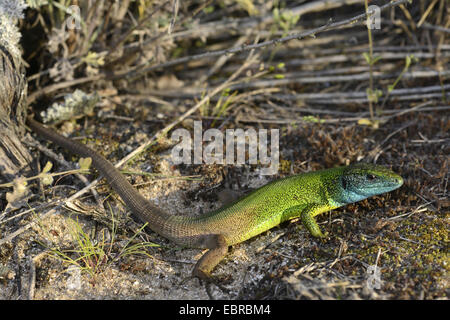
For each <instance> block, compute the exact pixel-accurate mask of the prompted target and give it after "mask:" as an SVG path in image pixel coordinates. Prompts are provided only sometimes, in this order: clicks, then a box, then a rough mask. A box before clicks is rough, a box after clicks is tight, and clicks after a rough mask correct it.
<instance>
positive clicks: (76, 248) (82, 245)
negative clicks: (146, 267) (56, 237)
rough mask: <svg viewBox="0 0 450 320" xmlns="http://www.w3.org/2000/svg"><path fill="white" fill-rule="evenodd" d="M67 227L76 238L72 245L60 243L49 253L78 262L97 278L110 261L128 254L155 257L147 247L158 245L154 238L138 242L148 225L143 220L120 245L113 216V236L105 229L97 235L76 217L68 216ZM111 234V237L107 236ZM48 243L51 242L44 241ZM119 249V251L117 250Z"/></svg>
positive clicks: (61, 258) (73, 237)
mask: <svg viewBox="0 0 450 320" xmlns="http://www.w3.org/2000/svg"><path fill="white" fill-rule="evenodd" d="M67 222H68V226H69V228H68V231H69V233H70V237H71V239H72V241H73V244H74V245H73V248H72V249H62V248H59V247H58V246H55V247H52V248H48V249H49V252H50V255H51V256H53V257H54V258H56V259H58V260H60V261H62V262H63V263H65V264H68V265H70V266H75V267H77V268H78V269H79V270H81V272H85V273H88V274H89V275H90V276H91V277H92V278H95V277H96V276H97V275H99V274H101V272H102V271H103V270H104V269H105V268H106V267H107V266H108V265H110V264H111V263H113V262H115V261H117V260H119V259H120V258H123V257H125V256H128V255H146V256H148V257H150V258H151V257H152V256H151V255H150V254H149V253H148V251H147V250H146V249H147V248H149V247H157V246H159V245H157V244H155V243H151V242H146V241H141V242H136V237H137V236H138V235H140V234H141V233H142V231H143V229H144V228H145V227H146V226H147V224H144V225H143V226H142V227H141V228H139V229H138V230H137V231H136V232H135V233H134V234H133V236H132V237H131V238H129V239H128V240H127V241H126V243H125V245H123V246H122V247H121V248H120V249H118V245H117V242H116V234H117V233H116V224H115V223H114V217H112V232H111V236H110V237H107V236H106V232H105V230H102V232H101V233H100V235H99V236H98V237H97V239H94V238H93V237H92V236H91V235H90V234H89V233H87V232H85V231H84V230H83V228H82V226H81V224H80V223H79V221H78V218H77V219H72V218H68V219H67ZM108 238H109V239H108ZM44 246H46V247H48V245H44ZM115 251H118V253H114V252H115Z"/></svg>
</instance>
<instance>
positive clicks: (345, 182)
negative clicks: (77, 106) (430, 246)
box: [27, 118, 403, 281]
mask: <svg viewBox="0 0 450 320" xmlns="http://www.w3.org/2000/svg"><path fill="white" fill-rule="evenodd" d="M27 123H28V125H29V127H30V128H32V129H33V130H34V131H35V132H37V133H39V134H40V135H42V136H43V137H45V138H47V139H49V140H51V141H53V142H55V143H57V144H59V145H60V146H62V147H64V148H66V149H68V150H69V151H71V152H72V153H74V154H77V155H80V156H83V157H91V158H92V163H93V165H94V167H95V168H96V169H97V170H98V171H99V172H100V173H101V174H102V175H103V176H104V177H105V178H106V180H107V181H108V182H109V184H110V185H111V187H112V188H113V189H114V190H115V191H116V192H117V193H118V194H119V195H120V196H121V197H122V199H123V200H124V202H125V203H126V204H127V205H128V206H129V208H130V209H131V211H132V212H133V213H134V214H135V215H136V216H137V217H138V218H140V219H141V220H142V221H143V222H147V223H148V226H149V228H150V229H152V230H153V231H155V232H157V233H158V234H160V235H161V236H163V237H166V238H168V239H169V240H171V241H173V242H175V243H177V244H179V245H181V246H185V247H192V248H200V249H209V250H208V251H207V252H206V253H205V254H204V255H203V256H202V257H201V258H200V259H199V260H198V261H197V264H196V265H195V267H194V270H193V276H195V277H198V278H200V279H204V280H209V281H210V280H211V279H210V273H211V271H212V270H213V269H214V267H215V266H216V265H217V264H218V263H219V262H220V261H221V260H222V259H223V258H224V257H225V255H226V254H227V252H228V247H229V246H231V245H234V244H237V243H240V242H243V241H245V240H247V239H250V238H252V237H254V236H256V235H258V234H260V233H262V232H264V231H266V230H269V229H271V228H273V227H275V226H277V225H279V224H280V223H282V222H283V221H287V220H290V219H293V218H297V217H300V218H301V221H302V222H303V224H304V225H305V227H306V229H308V231H309V232H310V233H311V234H312V235H313V236H315V237H324V236H325V235H324V234H323V233H322V232H321V230H320V228H319V226H318V224H317V222H316V220H315V219H314V217H315V216H316V215H318V214H320V213H323V212H326V211H329V210H333V209H335V208H339V207H342V206H344V205H346V204H349V203H353V202H357V201H360V200H363V199H366V198H368V197H371V196H375V195H378V194H382V193H385V192H389V191H392V190H395V189H397V188H399V187H400V186H401V185H402V184H403V179H402V177H400V176H399V175H397V174H396V173H394V172H392V171H390V170H388V169H386V168H384V167H382V166H378V165H373V164H364V163H359V164H354V165H350V166H346V167H337V168H331V169H326V170H320V171H314V172H309V173H303V174H299V175H295V176H290V177H287V178H284V179H279V180H276V181H273V182H270V183H268V184H266V185H265V186H263V187H261V188H259V189H256V190H254V191H253V192H251V193H249V194H248V195H246V196H244V197H243V198H241V199H239V200H237V201H236V202H234V203H232V204H230V205H227V206H225V207H223V208H221V209H219V210H215V211H212V212H210V213H206V214H203V215H200V216H197V217H186V216H179V215H172V214H169V213H166V212H164V211H163V210H161V209H160V208H157V207H156V206H154V205H153V204H152V203H151V202H149V201H148V200H146V199H145V198H144V197H143V196H142V195H141V194H140V193H139V192H138V191H137V190H136V189H135V188H134V187H133V186H132V185H131V184H130V183H129V182H128V181H127V180H126V178H125V177H124V176H123V175H122V174H121V173H120V172H119V171H118V170H117V169H116V168H115V167H114V166H113V165H112V164H111V163H110V162H109V161H108V160H106V159H105V158H103V157H102V156H100V155H99V154H97V153H96V152H94V151H93V150H91V149H89V148H88V147H86V146H85V145H83V144H80V143H78V142H75V141H72V140H70V139H67V138H65V137H63V136H61V135H59V134H57V133H55V132H54V131H52V130H50V129H47V128H45V127H44V126H42V125H41V124H39V123H38V122H36V121H34V120H33V119H31V118H29V119H28V122H27Z"/></svg>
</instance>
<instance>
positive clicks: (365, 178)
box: [339, 163, 403, 203]
mask: <svg viewBox="0 0 450 320" xmlns="http://www.w3.org/2000/svg"><path fill="white" fill-rule="evenodd" d="M339 182H340V186H341V188H342V189H341V191H342V192H341V196H340V197H339V198H340V199H339V200H340V202H343V203H352V202H356V201H360V200H363V199H366V198H368V197H371V196H375V195H378V194H382V193H385V192H389V191H392V190H395V189H397V188H399V187H400V186H401V185H402V184H403V178H402V177H401V176H399V175H398V174H396V173H394V172H393V171H391V170H389V169H387V168H385V167H383V166H379V165H374V164H368V163H359V164H355V165H351V166H348V167H345V168H344V170H343V173H342V175H341V176H340V179H339Z"/></svg>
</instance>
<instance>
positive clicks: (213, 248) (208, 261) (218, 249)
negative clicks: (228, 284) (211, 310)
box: [192, 234, 229, 299]
mask: <svg viewBox="0 0 450 320" xmlns="http://www.w3.org/2000/svg"><path fill="white" fill-rule="evenodd" d="M206 237H208V238H207V239H205V240H206V243H207V247H208V248H209V250H208V251H207V252H206V253H205V254H204V255H203V256H202V257H201V258H200V259H199V260H198V261H197V263H196V264H195V267H194V270H193V271H192V276H193V277H196V278H198V279H200V281H205V288H206V292H207V294H208V296H209V298H210V299H212V295H211V292H210V285H211V284H214V285H216V286H217V287H218V288H219V289H220V290H222V291H223V292H228V291H229V290H228V289H226V288H224V287H223V286H222V285H221V284H219V283H218V281H217V280H216V279H214V278H213V277H212V276H211V271H212V270H213V269H214V267H215V266H217V265H218V264H219V262H220V261H222V259H223V258H224V257H225V256H226V255H227V253H228V244H227V242H226V240H225V237H224V236H223V235H221V234H213V235H208V236H206Z"/></svg>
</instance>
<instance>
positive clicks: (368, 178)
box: [366, 173, 377, 181]
mask: <svg viewBox="0 0 450 320" xmlns="http://www.w3.org/2000/svg"><path fill="white" fill-rule="evenodd" d="M366 178H367V180H369V181H373V180H375V179H376V178H377V177H376V176H375V175H374V174H371V173H369V174H368V175H367V176H366Z"/></svg>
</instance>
